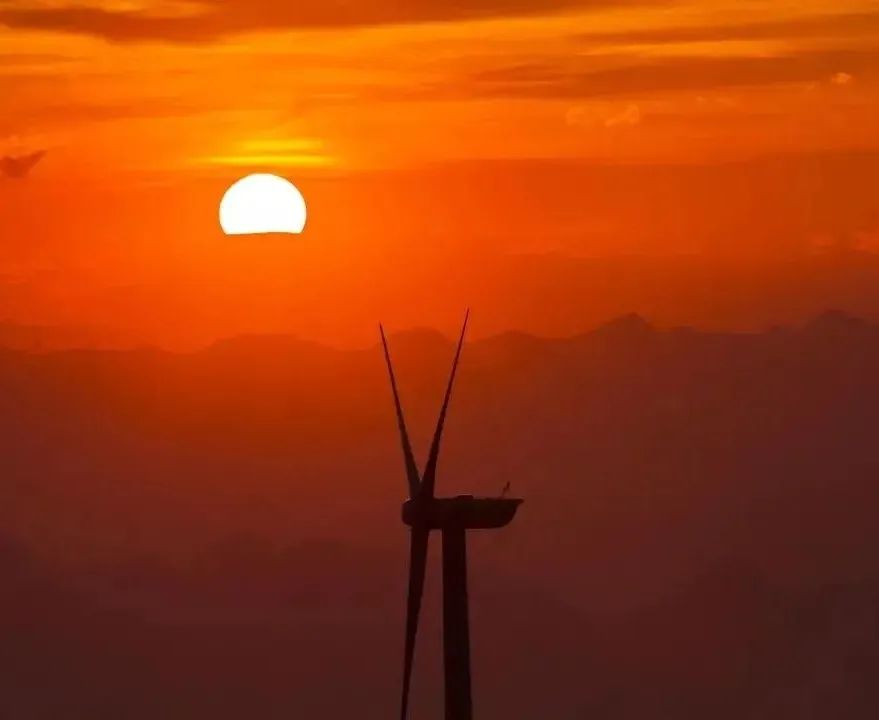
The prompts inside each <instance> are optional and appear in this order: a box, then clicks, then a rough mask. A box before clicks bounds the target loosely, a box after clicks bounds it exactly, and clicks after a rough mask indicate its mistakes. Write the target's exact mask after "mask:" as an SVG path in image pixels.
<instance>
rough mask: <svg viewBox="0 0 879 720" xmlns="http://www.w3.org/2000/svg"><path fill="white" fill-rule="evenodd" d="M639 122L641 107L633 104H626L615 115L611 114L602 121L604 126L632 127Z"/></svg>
mask: <svg viewBox="0 0 879 720" xmlns="http://www.w3.org/2000/svg"><path fill="white" fill-rule="evenodd" d="M640 123H641V108H639V107H638V106H637V105H635V104H631V105H627V106H626V108H625V109H624V110H623V111H622V112H620V113H617V114H616V115H611V116H610V117H609V118H607V120H605V121H604V126H605V127H609V128H610V127H619V126H621V125H622V126H629V127H634V126H635V125H639V124H640Z"/></svg>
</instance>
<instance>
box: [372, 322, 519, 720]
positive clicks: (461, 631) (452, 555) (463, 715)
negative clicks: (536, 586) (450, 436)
mask: <svg viewBox="0 0 879 720" xmlns="http://www.w3.org/2000/svg"><path fill="white" fill-rule="evenodd" d="M469 315H470V312H469V311H468V312H467V315H465V317H464V327H463V328H462V329H461V337H460V339H459V340H458V348H457V350H456V351H455V359H454V362H453V363H452V372H451V374H450V376H449V384H448V386H447V387H446V394H445V397H444V399H443V404H442V408H441V410H440V414H439V419H438V420H437V424H436V431H435V432H434V435H433V442H432V443H431V445H430V454H429V455H428V458H427V463H426V464H425V466H424V473H423V474H421V475H419V473H418V467H417V466H416V464H415V456H414V455H413V453H412V446H411V445H410V443H409V434H408V433H407V431H406V421H405V419H404V417H403V407H402V405H401V403H400V394H399V392H398V391H397V381H396V378H395V377H394V368H393V365H392V364H391V355H390V352H389V351H388V342H387V338H386V337H385V331H384V328H383V327H381V326H379V331H380V333H381V339H382V347H383V348H384V353H385V361H386V362H387V364H388V374H389V376H390V379H391V390H392V391H393V393H394V406H395V408H396V411H397V425H398V427H399V430H400V440H401V443H402V445H403V460H404V462H405V467H406V479H407V481H408V487H409V499H408V500H406V501H405V502H404V503H403V522H404V523H405V524H406V525H408V526H409V528H410V536H409V537H410V539H409V543H410V544H409V591H408V597H407V603H406V604H407V608H406V640H405V644H404V647H403V688H402V697H401V702H400V720H406V716H407V711H408V707H409V686H410V681H411V678H412V659H413V656H414V654H415V637H416V635H417V633H418V615H419V612H420V610H421V596H422V593H423V591H424V575H425V570H426V565H427V542H428V538H429V537H430V531H431V530H440V531H441V532H442V542H443V660H444V670H445V717H446V720H470V719H471V717H472V715H473V703H472V698H471V688H470V624H469V603H468V598H467V530H476V529H494V528H500V527H503V526H505V525H507V524H509V523H510V521H511V520H512V519H513V516H514V515H515V514H516V510H517V509H518V507H519V505H520V504H521V503H522V500H520V499H517V498H508V497H493V498H477V497H473V496H472V495H458V496H457V497H450V498H438V497H435V495H434V490H435V487H436V466H437V460H438V457H439V450H440V441H441V439H442V434H443V425H444V424H445V419H446V411H447V410H448V407H449V399H450V398H451V395H452V386H453V385H454V382H455V373H456V371H457V369H458V360H459V359H460V357H461V347H462V345H463V344H464V333H465V332H466V330H467V320H468V318H469Z"/></svg>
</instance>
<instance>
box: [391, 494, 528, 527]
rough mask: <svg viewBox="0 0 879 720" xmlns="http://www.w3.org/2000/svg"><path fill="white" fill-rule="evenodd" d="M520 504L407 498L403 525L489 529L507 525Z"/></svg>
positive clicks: (518, 501) (469, 498) (505, 500)
mask: <svg viewBox="0 0 879 720" xmlns="http://www.w3.org/2000/svg"><path fill="white" fill-rule="evenodd" d="M521 504H522V500H521V499H519V498H478V497H473V495H458V496H457V497H451V498H432V499H429V500H411V499H410V500H407V501H406V502H404V503H403V522H404V523H405V524H406V525H409V526H410V527H424V526H427V527H428V529H430V530H443V529H445V528H463V529H465V530H490V529H493V528H500V527H504V525H508V524H509V523H510V521H511V520H512V519H513V517H514V516H515V515H516V510H518V509H519V505H521Z"/></svg>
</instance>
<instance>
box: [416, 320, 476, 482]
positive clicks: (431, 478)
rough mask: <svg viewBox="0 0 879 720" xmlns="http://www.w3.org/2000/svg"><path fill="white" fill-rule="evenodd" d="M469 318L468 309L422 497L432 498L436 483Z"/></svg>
mask: <svg viewBox="0 0 879 720" xmlns="http://www.w3.org/2000/svg"><path fill="white" fill-rule="evenodd" d="M469 319H470V311H469V310H468V311H467V313H466V314H465V315H464V327H462V328H461V337H460V338H459V339H458V349H457V350H456V351H455V360H454V362H453V363H452V373H451V375H449V384H448V386H447V387H446V396H445V398H444V399H443V406H442V409H441V410H440V414H439V420H437V423H436V432H435V433H434V434H433V442H432V443H431V444H430V455H429V456H428V458H427V464H426V465H425V466H424V475H423V476H422V478H421V493H422V495H423V497H426V498H432V497H433V490H434V486H435V485H436V463H437V459H438V458H439V449H440V440H442V436H443V425H445V422H446V411H447V410H448V409H449V399H450V398H451V397H452V386H453V385H454V383H455V373H456V372H457V371H458V360H459V359H460V357H461V347H462V346H463V345H464V333H466V332H467V321H468V320H469Z"/></svg>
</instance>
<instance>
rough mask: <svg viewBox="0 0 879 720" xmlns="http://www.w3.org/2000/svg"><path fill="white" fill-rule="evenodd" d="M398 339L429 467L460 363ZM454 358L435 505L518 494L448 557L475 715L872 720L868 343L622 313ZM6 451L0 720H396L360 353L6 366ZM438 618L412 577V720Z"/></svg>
mask: <svg viewBox="0 0 879 720" xmlns="http://www.w3.org/2000/svg"><path fill="white" fill-rule="evenodd" d="M390 343H391V346H392V347H393V348H394V361H395V367H396V369H397V371H398V377H399V379H400V383H401V385H400V392H401V395H402V396H403V400H404V402H405V405H406V410H407V423H408V424H409V426H410V428H411V429H412V436H413V444H414V445H415V451H416V454H417V455H418V456H419V457H424V454H425V453H424V450H425V446H426V443H427V442H428V439H429V435H430V433H431V431H432V429H433V424H434V423H435V420H436V411H437V398H438V396H439V395H440V394H441V389H442V387H443V385H444V383H445V380H446V375H447V372H448V358H449V354H450V352H451V351H452V349H453V344H452V340H450V339H446V338H443V337H441V336H438V335H436V334H434V333H427V332H411V333H403V334H402V335H400V336H391V338H390ZM465 358H466V361H465V362H464V361H462V364H461V367H460V374H459V376H458V378H457V380H456V388H457V389H456V395H455V410H454V412H453V413H451V415H450V417H449V422H448V425H447V428H446V436H445V439H444V447H445V449H444V456H443V459H442V462H441V465H440V468H439V479H438V482H439V483H441V484H442V487H443V492H444V493H448V494H454V493H456V492H477V493H486V494H496V493H498V492H499V491H500V489H501V488H502V487H503V486H504V484H505V483H506V482H507V481H510V482H511V484H512V488H513V491H514V492H516V493H517V495H522V496H524V497H526V498H527V499H528V511H527V513H523V514H522V517H521V519H519V520H517V523H518V525H517V527H516V530H515V532H510V533H489V534H485V535H480V534H478V533H474V534H473V539H472V545H473V548H474V552H473V553H472V563H471V569H470V572H471V573H472V575H473V577H474V582H473V584H472V590H471V595H472V596H471V601H472V613H473V628H474V636H473V653H474V656H473V666H474V675H475V676H477V677H478V687H479V694H478V696H477V698H476V702H477V706H478V707H477V713H478V714H479V715H480V716H481V717H489V718H491V717H505V718H523V719H524V718H532V717H544V716H546V717H589V716H599V717H603V718H619V719H621V720H622V719H629V718H634V717H645V716H648V717H649V716H653V715H663V716H670V717H677V718H690V717H692V718H696V717H705V716H711V717H719V718H729V719H730V720H732V719H733V718H741V717H766V716H772V717H775V718H783V719H784V720H787V719H790V720H793V719H794V718H801V717H803V716H804V715H808V714H812V715H815V716H822V717H829V716H842V717H846V718H868V717H874V716H875V714H876V711H877V709H879V691H877V689H876V683H875V677H876V675H877V671H879V655H877V653H876V647H877V637H879V636H877V628H879V610H877V608H879V561H877V557H879V555H877V548H879V485H877V483H876V477H877V472H879V460H877V454H876V451H875V428H876V426H877V420H879V417H877V414H879V411H877V408H879V376H877V374H876V368H877V367H879V326H877V325H875V324H873V323H870V322H867V321H862V320H859V319H857V318H853V317H849V316H846V315H844V314H841V313H830V314H826V315H823V316H821V317H819V318H816V319H814V320H813V321H811V322H809V323H806V324H805V325H803V326H801V327H791V328H783V329H774V330H769V331H766V332H760V333H741V334H735V333H719V332H707V331H700V330H697V329H692V328H682V329H668V330H663V329H659V328H656V327H652V326H651V325H650V324H649V323H647V322H646V321H645V320H643V319H640V318H637V317H633V316H632V317H627V318H623V319H620V320H618V321H615V322H612V323H610V324H608V325H605V326H604V327H601V328H598V329H596V330H595V331H593V332H590V333H585V334H582V335H578V336H575V337H569V338H555V339H543V338H537V337H531V336H527V335H523V334H519V333H511V334H506V335H503V336H497V337H493V338H488V339H485V340H481V341H474V342H472V343H470V344H468V346H467V348H466V355H465ZM0 431H2V434H0V450H2V453H3V458H4V472H3V475H2V478H0V528H2V532H0V572H2V573H3V575H2V576H3V578H4V586H3V592H0V632H2V634H3V637H4V648H3V650H2V651H0V652H2V654H3V657H4V660H5V661H4V664H3V666H4V668H5V669H4V673H3V674H2V675H3V679H2V681H0V687H2V689H3V693H2V699H0V711H2V712H5V713H6V714H7V715H8V716H10V717H18V716H25V717H26V716H43V717H53V716H57V715H58V714H59V713H60V712H62V710H61V709H62V708H63V712H64V713H66V714H76V715H88V716H90V717H95V718H107V719H108V720H109V718H117V717H120V716H125V717H130V718H148V717H156V716H162V717H171V718H175V717H179V718H184V717H185V718H193V717H204V718H212V719H220V720H222V719H224V718H233V717H240V716H242V715H259V716H264V717H269V718H273V717H278V718H280V717H282V716H283V717H290V716H301V717H318V716H320V717H343V716H353V715H356V716H357V717H360V718H379V717H387V716H388V715H389V714H390V713H392V712H395V704H396V701H397V698H398V692H399V687H398V683H399V677H398V675H399V668H398V665H399V652H400V638H401V633H402V626H401V618H402V614H403V607H404V598H405V588H404V587H403V578H404V569H405V563H406V558H405V556H404V549H403V538H402V533H403V532H404V531H403V529H402V528H401V527H400V526H399V517H398V515H397V512H398V505H397V501H398V498H399V495H400V493H401V486H402V482H403V480H402V476H401V472H402V471H401V468H400V460H399V449H398V443H397V438H396V435H395V432H396V431H395V420H394V416H393V407H392V406H391V404H390V403H389V400H388V390H387V379H386V376H385V367H384V364H383V359H382V356H381V353H380V351H379V349H378V347H377V346H376V347H371V348H364V349H361V350H353V351H342V350H338V349H330V348H325V347H322V346H320V345H315V344H311V343H303V342H300V341H296V340H293V339H289V338H279V337H271V338H264V337H263V338H260V337H244V338H236V339H232V340H229V341H225V342H221V343H218V344H216V345H214V346H212V347H210V348H207V349H205V350H202V351H199V352H193V353H179V354H177V353H169V352H165V351H161V350H156V349H142V350H131V351H124V352H123V351H94V350H79V351H63V352H42V353H31V352H23V351H20V350H14V349H6V350H2V351H0ZM436 560H437V558H436V557H431V558H430V559H429V562H431V563H432V562H434V561H436ZM476 578H478V581H477V580H476ZM438 602H439V597H438V583H433V584H431V582H430V581H428V587H427V590H426V595H425V605H426V607H425V611H424V618H425V623H424V626H423V628H422V630H423V633H422V634H421V638H420V639H419V642H421V639H423V640H424V642H423V644H422V645H420V647H419V650H418V655H417V657H416V663H418V666H419V670H418V671H417V673H416V677H417V678H420V680H417V681H416V684H415V686H414V695H413V707H412V711H413V716H418V717H425V718H438V717H439V716H440V713H441V710H440V708H441V701H440V692H441V691H440V688H439V687H438V685H437V684H436V683H435V682H434V681H432V680H431V678H438V677H439V676H440V673H439V671H438V669H437V668H436V665H435V664H436V663H437V662H438V658H439V655H440V653H439V649H438V642H439V636H438V625H437V622H436V618H437V617H438V616H439V614H440V613H439V611H438V607H437V604H438ZM432 663H433V664H434V665H433V666H431V664H432ZM828 678H831V679H832V681H831V680H828ZM538 679H539V682H538V681H537V680H538ZM340 687H344V692H340Z"/></svg>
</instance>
